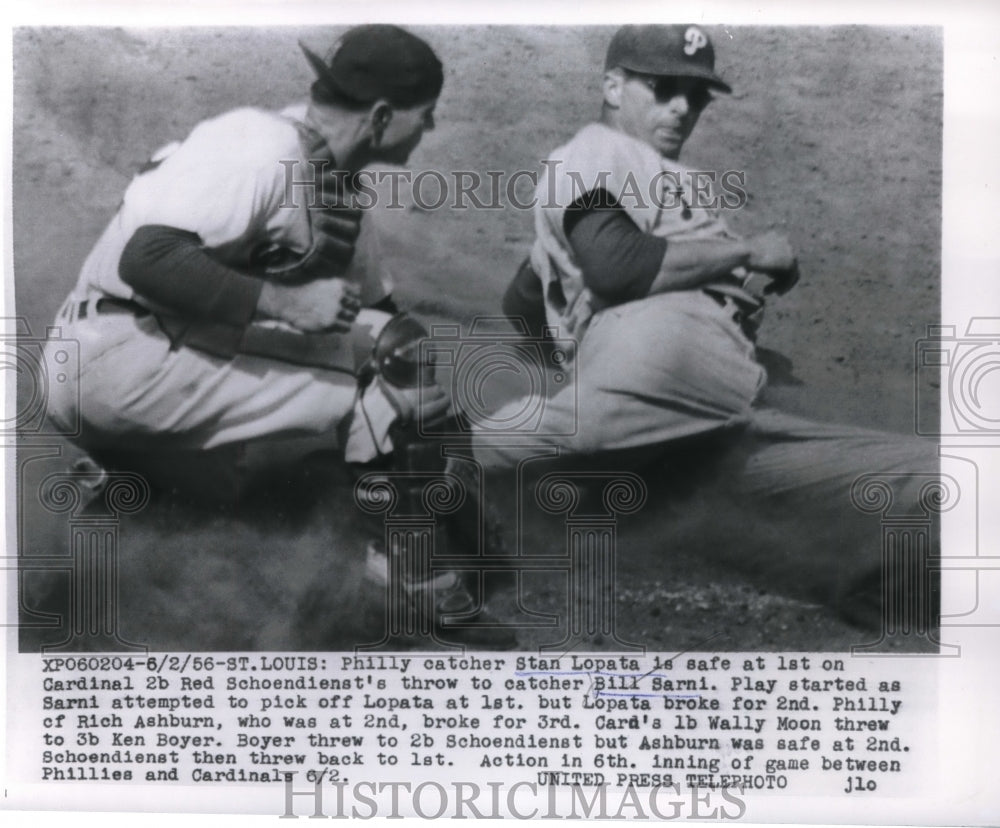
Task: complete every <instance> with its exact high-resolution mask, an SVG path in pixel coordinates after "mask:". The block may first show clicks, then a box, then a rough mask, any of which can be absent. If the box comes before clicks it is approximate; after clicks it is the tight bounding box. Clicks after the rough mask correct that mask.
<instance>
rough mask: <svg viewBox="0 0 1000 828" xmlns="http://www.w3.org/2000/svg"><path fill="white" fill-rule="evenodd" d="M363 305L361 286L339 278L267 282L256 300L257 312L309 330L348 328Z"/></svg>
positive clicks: (302, 329) (341, 329) (340, 329)
mask: <svg viewBox="0 0 1000 828" xmlns="http://www.w3.org/2000/svg"><path fill="white" fill-rule="evenodd" d="M360 309H361V298H360V295H359V293H358V289H357V288H356V287H354V286H353V285H351V284H350V283H348V282H345V281H344V280H343V279H337V278H332V279H316V280H314V281H312V282H306V283H305V284H304V285H279V284H275V283H274V282H265V283H264V287H263V289H262V290H261V292H260V299H258V301H257V311H258V313H260V314H262V315H264V316H268V317H271V318H272V319H281V320H283V321H285V322H288V323H289V324H290V325H292V326H293V327H295V328H298V329H299V330H300V331H307V332H315V331H340V332H344V331H347V330H349V329H350V327H351V323H352V322H354V320H355V319H356V318H357V315H358V311H359V310H360Z"/></svg>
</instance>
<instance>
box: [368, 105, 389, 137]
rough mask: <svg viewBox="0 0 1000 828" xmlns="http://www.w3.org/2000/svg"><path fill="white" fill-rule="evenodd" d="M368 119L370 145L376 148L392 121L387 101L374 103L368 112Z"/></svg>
mask: <svg viewBox="0 0 1000 828" xmlns="http://www.w3.org/2000/svg"><path fill="white" fill-rule="evenodd" d="M368 119H369V123H370V124H371V129H372V144H374V145H375V146H376V147H377V146H379V145H380V144H381V143H382V135H383V134H384V133H385V131H386V129H387V128H388V126H389V123H390V122H391V121H392V105H391V104H390V103H389V102H388V101H383V100H378V101H376V102H375V103H374V104H372V108H371V109H370V110H369V111H368Z"/></svg>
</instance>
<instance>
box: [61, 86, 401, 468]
mask: <svg viewBox="0 0 1000 828" xmlns="http://www.w3.org/2000/svg"><path fill="white" fill-rule="evenodd" d="M304 114H305V105H301V106H297V107H291V108H289V109H287V110H285V111H283V112H281V113H273V112H265V111H262V110H257V109H239V110H236V111H233V112H229V113H227V114H224V115H221V116H219V117H217V118H213V119H210V120H207V121H204V122H203V123H201V124H199V125H198V126H196V127H195V129H194V130H193V131H192V132H191V134H190V135H189V136H188V137H187V139H185V140H184V141H183V142H182V143H179V144H173V145H170V146H168V147H165V148H164V149H163V150H160V151H159V152H158V153H157V154H156V155H154V157H153V159H152V163H151V164H150V165H149V166H151V169H149V170H148V171H146V172H142V173H141V174H139V175H138V176H136V178H135V179H134V180H133V181H132V182H131V184H130V185H129V187H128V189H127V190H126V192H125V196H124V199H123V201H122V204H121V206H120V208H119V210H118V212H117V213H116V215H115V216H114V218H113V219H112V220H111V222H110V223H109V225H108V226H107V228H106V229H105V231H104V233H103V235H102V236H101V237H100V239H99V240H98V242H97V243H96V245H95V246H94V248H93V250H92V252H91V253H90V255H89V256H88V257H87V260H86V262H85V263H84V265H83V269H82V271H81V273H80V277H79V280H78V281H77V284H76V286H75V287H74V289H73V291H72V292H71V293H70V295H69V298H68V299H67V300H66V303H65V304H64V306H63V308H62V310H61V311H60V313H59V316H58V317H57V319H56V325H57V326H59V327H61V328H62V335H63V336H64V337H71V338H73V339H76V340H77V341H79V343H80V361H81V366H80V376H79V382H78V383H66V384H65V385H64V386H63V387H61V388H60V389H59V392H58V393H56V394H54V395H53V397H52V398H51V399H50V411H49V414H50V416H51V417H53V418H54V419H55V420H56V421H57V422H58V421H68V422H72V421H73V420H74V418H75V416H76V415H77V414H78V415H79V417H80V418H81V419H82V422H83V424H84V441H83V442H84V444H85V446H87V447H94V448H101V447H114V448H116V449H138V450H145V449H174V448H176V449H209V448H215V447H218V446H223V445H227V444H232V443H239V442H244V441H251V440H255V439H258V438H265V437H274V436H289V437H291V436H303V435H328V436H329V439H330V445H331V447H332V446H335V445H336V443H337V438H336V429H337V426H338V424H339V423H340V422H341V421H342V420H343V419H344V417H345V415H346V414H347V413H348V412H349V411H351V408H352V405H353V404H354V398H355V392H356V383H355V378H354V376H353V375H351V374H350V373H347V372H338V371H333V370H326V369H323V368H315V367H308V366H303V365H296V364H290V363H288V362H284V361H281V360H278V359H269V358H266V357H261V356H251V355H247V354H242V353H241V354H237V355H235V356H234V357H233V358H232V359H224V358H219V357H216V356H212V355H210V354H208V353H203V352H202V351H199V350H195V349H193V348H190V347H186V346H180V347H175V346H174V345H172V343H171V339H170V338H169V337H168V336H167V335H166V333H165V332H164V331H163V330H162V329H161V326H160V324H159V323H158V321H157V317H156V316H155V315H153V314H142V313H132V312H127V311H122V310H120V309H117V310H116V309H114V308H112V311H113V312H107V311H101V312H98V310H97V305H96V303H97V300H99V299H101V298H105V297H113V298H116V299H122V300H134V299H138V301H139V302H143V297H136V296H135V295H134V293H133V290H132V288H131V287H129V285H128V284H126V283H125V282H124V281H123V280H122V278H121V275H120V273H119V267H120V263H121V258H122V252H123V250H124V249H125V246H126V244H127V243H128V242H129V239H130V238H132V236H133V234H134V233H135V231H136V230H137V229H139V228H140V227H143V226H147V225H162V226H166V227H170V228H176V229H178V230H182V231H188V232H190V233H193V234H197V236H198V237H199V239H200V241H201V244H202V246H203V248H204V249H205V250H206V251H208V252H209V253H210V254H211V256H212V258H213V259H215V260H216V261H218V262H220V263H221V264H223V265H226V266H228V267H230V268H232V269H233V270H236V271H239V272H241V273H244V274H245V273H248V272H249V271H251V270H252V263H253V261H254V260H255V259H257V258H259V257H261V256H265V255H269V254H273V253H274V252H275V251H285V252H287V253H289V254H292V255H295V254H301V253H303V252H305V251H306V250H308V248H309V245H310V241H311V239H310V222H309V215H308V204H309V203H310V201H311V200H312V198H313V194H312V193H311V192H310V190H309V188H308V187H307V186H304V185H300V184H294V183H293V182H296V181H303V180H306V181H308V180H311V179H312V178H313V175H314V171H313V168H312V166H311V165H310V164H309V163H308V160H309V159H308V157H307V155H306V152H305V150H304V148H303V146H302V143H303V142H302V140H300V123H301V120H302V118H303V116H304ZM342 278H344V279H345V280H347V281H349V282H352V283H353V284H355V285H356V286H357V287H358V289H359V291H360V294H361V302H362V305H363V306H370V305H373V304H375V303H377V302H378V301H379V300H381V299H383V298H384V297H386V296H387V295H388V294H389V293H390V292H391V289H392V281H391V276H390V274H389V273H388V272H387V270H386V267H385V264H384V259H383V257H382V256H381V255H380V251H379V246H378V238H377V235H376V229H375V227H374V225H373V223H372V222H371V221H363V222H361V233H360V235H359V237H358V240H357V243H356V246H355V254H354V257H353V259H352V260H351V262H350V265H349V266H348V268H347V271H346V272H345V273H344V274H342ZM208 298H209V297H206V299H208ZM107 305H108V303H105V307H107ZM388 318H389V316H388V315H387V314H384V313H380V312H377V311H372V310H362V311H361V312H360V314H359V316H358V320H357V322H356V324H357V325H359V326H368V327H369V328H370V329H371V333H372V335H375V334H377V332H378V330H380V329H381V326H382V325H384V323H385V321H387V320H388ZM253 324H261V323H256V322H255V323H253ZM263 324H270V325H279V324H280V323H274V322H271V323H263ZM383 436H384V435H383ZM356 459H370V458H356Z"/></svg>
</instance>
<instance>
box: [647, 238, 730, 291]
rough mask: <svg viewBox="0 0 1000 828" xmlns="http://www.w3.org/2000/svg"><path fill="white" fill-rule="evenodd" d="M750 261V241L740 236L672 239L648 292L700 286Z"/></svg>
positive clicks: (690, 288) (688, 288)
mask: <svg viewBox="0 0 1000 828" xmlns="http://www.w3.org/2000/svg"><path fill="white" fill-rule="evenodd" d="M749 263H750V245H749V244H748V243H747V242H746V241H744V240H742V239H706V240H699V241H675V240H671V241H669V242H668V243H667V249H666V252H665V253H664V254H663V261H662V263H661V264H660V270H659V272H658V273H657V274H656V276H655V277H654V279H653V283H652V284H651V285H650V287H649V293H650V294H653V293H668V292H670V291H674V290H692V289H696V288H700V287H702V286H704V285H707V284H709V283H710V282H714V281H716V280H717V279H719V278H720V277H724V276H728V275H729V274H730V273H732V271H733V270H734V269H735V268H738V267H746V266H747V265H748V264H749Z"/></svg>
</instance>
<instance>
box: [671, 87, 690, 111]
mask: <svg viewBox="0 0 1000 828" xmlns="http://www.w3.org/2000/svg"><path fill="white" fill-rule="evenodd" d="M667 107H668V108H669V109H670V111H671V112H674V113H676V114H677V115H680V116H684V115H687V114H688V112H690V111H691V104H690V102H689V101H688V97H687V94H686V93H684V92H678V93H677V94H676V95H674V96H673V97H672V98H671V99H670V100H669V101H667Z"/></svg>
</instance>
